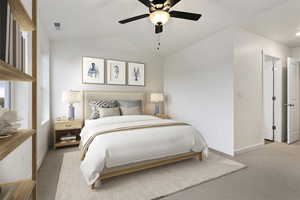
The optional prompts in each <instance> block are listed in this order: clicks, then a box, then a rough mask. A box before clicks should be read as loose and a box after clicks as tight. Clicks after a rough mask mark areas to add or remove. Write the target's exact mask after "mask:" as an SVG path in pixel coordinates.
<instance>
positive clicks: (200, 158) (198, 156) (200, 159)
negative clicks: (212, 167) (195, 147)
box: [197, 153, 202, 161]
mask: <svg viewBox="0 0 300 200" xmlns="http://www.w3.org/2000/svg"><path fill="white" fill-rule="evenodd" d="M197 159H198V160H199V161H202V153H200V154H199V155H197Z"/></svg>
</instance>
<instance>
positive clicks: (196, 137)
mask: <svg viewBox="0 0 300 200" xmlns="http://www.w3.org/2000/svg"><path fill="white" fill-rule="evenodd" d="M170 121H172V120H165V119H159V118H157V117H153V116H147V115H134V116H117V117H107V118H101V119H97V120H87V121H86V122H85V127H84V128H83V129H82V132H81V134H80V136H81V142H82V145H84V144H85V143H86V142H87V140H88V139H89V138H90V136H91V135H93V134H94V133H95V132H99V131H103V130H107V129H111V128H120V127H126V126H136V125H150V124H155V123H164V122H165V123H167V122H170ZM201 151H202V152H203V153H204V154H205V155H206V154H207V145H206V142H205V140H204V139H203V137H202V136H201V134H200V133H199V132H198V131H197V130H196V129H194V128H193V127H192V126H186V125H182V126H170V127H169V126H166V127H155V128H146V129H137V130H128V131H120V132H113V133H106V134H103V135H98V136H97V137H96V138H95V139H94V141H93V142H92V143H91V144H90V146H89V149H88V151H87V153H86V155H85V158H84V160H83V161H82V162H81V166H80V168H81V171H82V173H83V176H84V178H85V180H86V182H87V183H88V185H92V184H93V183H95V181H96V180H97V179H98V178H99V176H100V174H101V172H102V171H103V169H104V168H111V167H117V166H121V165H125V164H129V163H135V162H140V161H145V160H151V159H157V158H163V157H166V156H171V155H177V154H181V153H188V152H201Z"/></svg>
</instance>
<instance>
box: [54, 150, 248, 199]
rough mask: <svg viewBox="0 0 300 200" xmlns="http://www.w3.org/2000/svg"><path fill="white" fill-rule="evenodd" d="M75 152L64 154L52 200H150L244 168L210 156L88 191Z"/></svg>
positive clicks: (214, 155) (133, 175)
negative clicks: (54, 196)
mask: <svg viewBox="0 0 300 200" xmlns="http://www.w3.org/2000/svg"><path fill="white" fill-rule="evenodd" d="M79 165H80V160H79V153H78V152H70V153H65V154H64V159H63V164H62V168H61V172H60V176H59V181H58V186H57V192H56V198H55V199H56V200H70V199H72V200H83V199H84V200H151V199H159V198H162V197H165V196H168V195H170V194H174V193H176V192H179V191H182V190H185V189H187V188H190V187H192V186H195V185H198V184H200V183H204V182H207V181H210V180H213V179H216V178H218V177H221V176H224V175H226V174H230V173H233V172H236V171H238V170H240V169H243V168H245V167H246V166H245V165H243V164H241V163H238V162H235V161H232V160H229V159H226V158H224V157H222V156H219V155H217V154H214V153H210V155H209V158H208V159H207V160H204V161H202V162H199V161H198V160H196V159H192V160H188V161H183V162H179V163H175V164H171V165H168V166H163V167H158V168H154V169H149V170H146V171H142V172H137V173H134V174H130V175H125V176H120V177H116V178H113V179H109V180H106V181H104V182H103V184H102V185H101V186H100V187H98V189H97V190H95V191H92V190H90V189H89V187H88V186H87V185H86V183H85V181H84V179H83V177H82V175H81V172H80V169H79Z"/></svg>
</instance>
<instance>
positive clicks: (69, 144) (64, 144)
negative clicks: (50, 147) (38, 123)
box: [55, 141, 80, 147]
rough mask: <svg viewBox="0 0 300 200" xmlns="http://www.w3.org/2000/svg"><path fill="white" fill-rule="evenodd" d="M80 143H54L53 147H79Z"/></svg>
mask: <svg viewBox="0 0 300 200" xmlns="http://www.w3.org/2000/svg"><path fill="white" fill-rule="evenodd" d="M79 144H80V141H76V142H65V143H56V144H55V147H67V146H75V145H79Z"/></svg>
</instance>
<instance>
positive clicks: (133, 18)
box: [119, 14, 149, 24]
mask: <svg viewBox="0 0 300 200" xmlns="http://www.w3.org/2000/svg"><path fill="white" fill-rule="evenodd" d="M145 17H149V14H144V15H139V16H135V17H131V18H129V19H124V20H121V21H119V23H120V24H126V23H129V22H132V21H135V20H139V19H143V18H145Z"/></svg>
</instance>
